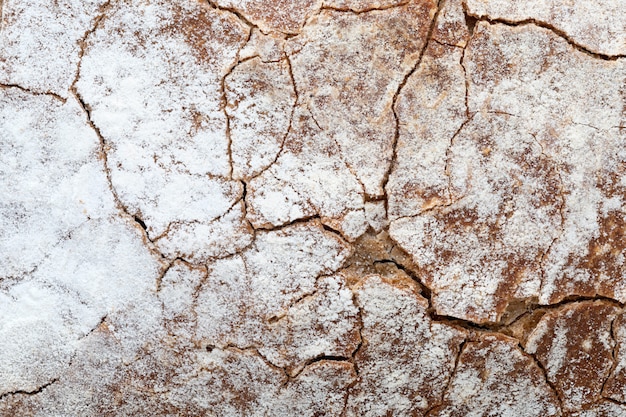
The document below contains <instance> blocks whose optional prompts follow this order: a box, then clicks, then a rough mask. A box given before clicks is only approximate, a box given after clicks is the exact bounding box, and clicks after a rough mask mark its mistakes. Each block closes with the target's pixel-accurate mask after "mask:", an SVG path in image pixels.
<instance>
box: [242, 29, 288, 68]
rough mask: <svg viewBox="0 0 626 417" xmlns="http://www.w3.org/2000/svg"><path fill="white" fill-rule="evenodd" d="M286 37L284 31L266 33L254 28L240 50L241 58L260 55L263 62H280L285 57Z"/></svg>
mask: <svg viewBox="0 0 626 417" xmlns="http://www.w3.org/2000/svg"><path fill="white" fill-rule="evenodd" d="M285 38H286V35H284V34H282V33H275V32H271V33H268V34H264V33H263V32H261V31H260V30H259V29H258V28H252V33H251V34H250V39H248V42H247V43H246V46H245V47H244V48H243V49H242V50H241V51H239V59H240V60H244V59H250V58H253V57H259V58H260V59H261V61H263V62H278V61H280V60H281V59H283V58H284V57H285V43H286V40H285Z"/></svg>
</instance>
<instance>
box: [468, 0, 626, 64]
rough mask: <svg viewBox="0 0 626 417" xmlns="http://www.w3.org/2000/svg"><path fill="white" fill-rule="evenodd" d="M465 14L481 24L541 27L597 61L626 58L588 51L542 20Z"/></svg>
mask: <svg viewBox="0 0 626 417" xmlns="http://www.w3.org/2000/svg"><path fill="white" fill-rule="evenodd" d="M465 12H466V13H467V14H468V15H469V16H471V17H473V18H475V19H477V20H478V21H480V22H486V23H489V24H490V25H494V24H503V25H506V26H511V27H518V26H529V25H532V26H536V27H540V28H543V29H546V30H548V31H550V32H552V33H554V34H555V35H556V36H558V37H560V38H561V39H563V40H565V41H566V42H567V43H568V44H569V45H570V46H571V47H572V48H574V49H576V50H577V51H579V52H582V53H584V54H586V55H588V56H590V57H592V58H595V59H601V60H604V61H617V60H619V59H623V58H626V55H624V54H615V55H613V54H603V53H599V52H594V51H592V50H590V49H588V48H587V47H585V46H583V45H581V44H579V43H577V42H576V41H574V40H573V39H572V38H571V37H570V36H569V35H568V34H567V33H566V32H565V31H563V30H561V29H559V28H558V27H556V26H554V25H552V24H550V23H548V22H543V21H541V20H538V19H522V20H512V19H506V18H496V19H492V18H490V17H488V16H487V15H480V14H477V13H472V12H471V11H469V10H465Z"/></svg>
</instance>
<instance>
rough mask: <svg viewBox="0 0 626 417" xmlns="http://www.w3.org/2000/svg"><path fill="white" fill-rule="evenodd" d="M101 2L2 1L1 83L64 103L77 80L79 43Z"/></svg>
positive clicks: (0, 28) (100, 6)
mask: <svg viewBox="0 0 626 417" xmlns="http://www.w3.org/2000/svg"><path fill="white" fill-rule="evenodd" d="M105 3H106V1H105V0H60V1H55V2H41V1H36V0H3V2H2V3H1V7H0V10H1V12H2V14H1V15H0V50H1V51H2V56H0V83H2V84H18V85H20V86H22V87H24V88H27V89H29V90H32V91H35V92H39V93H46V92H50V93H54V94H57V95H59V96H61V97H65V98H67V97H68V96H69V95H70V93H69V88H70V86H71V85H72V82H73V81H74V79H75V78H76V72H77V68H78V62H79V59H80V43H81V40H82V39H83V38H84V36H85V34H86V33H87V32H88V31H89V30H90V29H91V28H92V27H93V25H94V24H95V21H96V19H97V17H98V16H99V15H100V13H101V12H102V10H101V9H102V8H103V6H104V5H105Z"/></svg>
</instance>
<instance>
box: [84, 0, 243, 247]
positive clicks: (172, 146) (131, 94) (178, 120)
mask: <svg viewBox="0 0 626 417" xmlns="http://www.w3.org/2000/svg"><path fill="white" fill-rule="evenodd" d="M247 36H248V29H247V28H246V27H245V26H244V25H243V24H242V23H240V22H239V20H238V19H237V18H236V17H234V16H233V15H232V14H229V13H227V12H221V11H216V10H214V9H211V8H209V6H208V5H204V4H201V3H199V2H195V1H185V2H182V3H181V4H177V5H171V4H170V3H169V2H151V3H149V4H148V3H133V4H130V3H128V2H124V1H121V2H118V3H116V4H115V6H114V7H113V8H112V9H111V10H110V11H109V12H108V13H107V16H106V18H105V19H104V20H103V22H102V23H101V25H100V27H99V28H98V29H97V30H96V31H95V32H94V33H93V34H92V35H91V36H90V37H89V38H88V39H87V46H86V51H85V55H84V57H83V60H82V65H81V70H80V78H79V80H78V83H77V88H78V91H79V93H80V95H81V97H82V98H83V100H84V101H85V103H86V105H87V106H88V108H90V109H91V116H92V120H93V122H94V123H95V125H96V126H97V127H98V128H99V130H100V132H101V134H102V135H103V137H104V140H105V142H106V145H107V154H108V166H109V169H110V171H111V181H112V183H113V186H114V188H115V189H116V191H117V194H118V196H119V198H120V200H121V202H122V203H123V204H124V206H125V207H126V208H127V210H128V211H129V213H131V215H136V216H139V217H140V218H141V219H142V220H143V221H144V222H145V223H146V225H147V232H148V235H149V236H150V237H151V238H156V237H159V236H161V235H162V234H164V233H167V229H168V226H169V225H170V224H171V223H200V224H205V225H206V224H209V223H211V222H213V221H214V220H215V219H217V218H220V217H221V216H224V214H225V213H227V212H228V211H229V210H230V209H231V207H232V206H233V205H235V204H236V202H237V201H238V200H240V199H241V198H242V195H243V187H242V184H241V183H239V182H235V181H230V180H229V179H228V177H229V175H230V170H231V167H230V166H229V157H228V146H229V143H228V139H227V136H226V115H225V114H224V112H223V110H222V105H223V102H222V92H221V83H222V79H223V77H224V76H225V75H226V74H227V73H228V71H229V70H230V67H231V66H232V65H234V64H235V63H236V60H237V53H238V51H239V49H240V48H241V47H243V44H244V42H245V41H246V39H247ZM102 62H108V63H109V65H102ZM222 220H231V221H233V220H234V221H235V222H237V221H238V220H237V218H236V217H235V218H234V219H233V217H232V216H224V217H222ZM224 226H226V227H227V228H231V229H232V228H238V227H240V228H242V227H244V224H243V222H242V219H241V220H239V225H224ZM224 226H221V227H217V228H215V227H214V226H213V228H214V229H215V231H219V230H220V229H221V228H223V227H224ZM209 229H210V228H209ZM204 231H205V232H206V231H207V230H206V228H205V230H204ZM209 231H210V230H209ZM240 233H241V232H240ZM193 237H202V238H206V237H207V236H206V235H203V234H200V233H199V234H193V233H186V234H185V236H184V238H183V242H182V243H181V248H176V249H178V251H179V252H181V253H188V252H189V246H190V245H193V246H194V247H196V248H197V250H198V251H200V252H204V253H206V254H210V255H213V256H215V255H217V254H218V253H215V252H214V251H212V250H210V248H207V247H205V246H204V240H196V241H194V242H189V240H190V239H191V238H193ZM216 239H221V240H227V239H228V237H226V236H220V237H219V238H216V237H212V236H210V237H209V241H210V240H216ZM245 244H247V242H245V239H244V245H245ZM157 246H158V245H157ZM168 246H170V247H171V246H173V242H172V241H171V240H169V241H168ZM208 246H209V247H210V243H209V245H208ZM215 247H216V248H219V245H217V246H215ZM170 251H172V249H170Z"/></svg>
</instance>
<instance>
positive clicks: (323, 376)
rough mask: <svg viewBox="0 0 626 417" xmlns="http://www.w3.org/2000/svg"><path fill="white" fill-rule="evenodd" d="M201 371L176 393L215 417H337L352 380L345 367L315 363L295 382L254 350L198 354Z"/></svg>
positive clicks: (348, 366)
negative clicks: (322, 416)
mask: <svg viewBox="0 0 626 417" xmlns="http://www.w3.org/2000/svg"><path fill="white" fill-rule="evenodd" d="M199 359H200V361H201V364H202V371H200V372H199V373H198V375H197V376H194V377H193V378H192V379H190V380H189V381H188V382H187V384H186V385H187V387H188V388H186V389H189V390H190V391H191V392H192V393H202V395H197V394H196V395H195V396H191V395H189V394H186V395H185V393H184V392H182V389H181V391H179V393H177V394H179V395H180V396H181V397H182V398H185V397H187V398H188V401H189V402H190V403H191V404H193V403H194V402H195V403H196V404H194V405H195V406H196V407H197V409H201V410H205V412H207V411H208V412H209V413H211V415H218V416H225V417H226V416H233V417H234V416H241V415H245V416H259V417H260V416H267V415H271V416H279V417H290V416H296V415H298V416H306V417H314V416H318V415H324V416H326V415H328V416H339V415H340V413H341V410H342V408H343V404H344V401H345V400H344V399H345V389H346V388H347V386H348V385H349V384H351V383H352V382H354V379H355V377H356V375H355V372H354V369H353V366H352V364H350V363H347V362H331V361H321V362H316V363H314V364H312V365H310V366H309V367H307V368H306V369H305V370H304V371H303V372H302V373H301V374H299V375H298V376H297V377H296V378H294V379H290V380H288V381H287V380H286V376H285V374H284V373H282V371H281V370H280V369H277V368H273V367H271V366H269V365H268V364H267V363H266V362H264V361H263V360H262V359H261V358H260V357H259V356H258V355H257V354H255V353H254V351H252V350H245V351H241V350H238V349H228V350H225V351H222V350H219V349H214V350H213V351H212V352H210V353H208V354H205V355H199ZM181 388H182V387H181Z"/></svg>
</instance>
